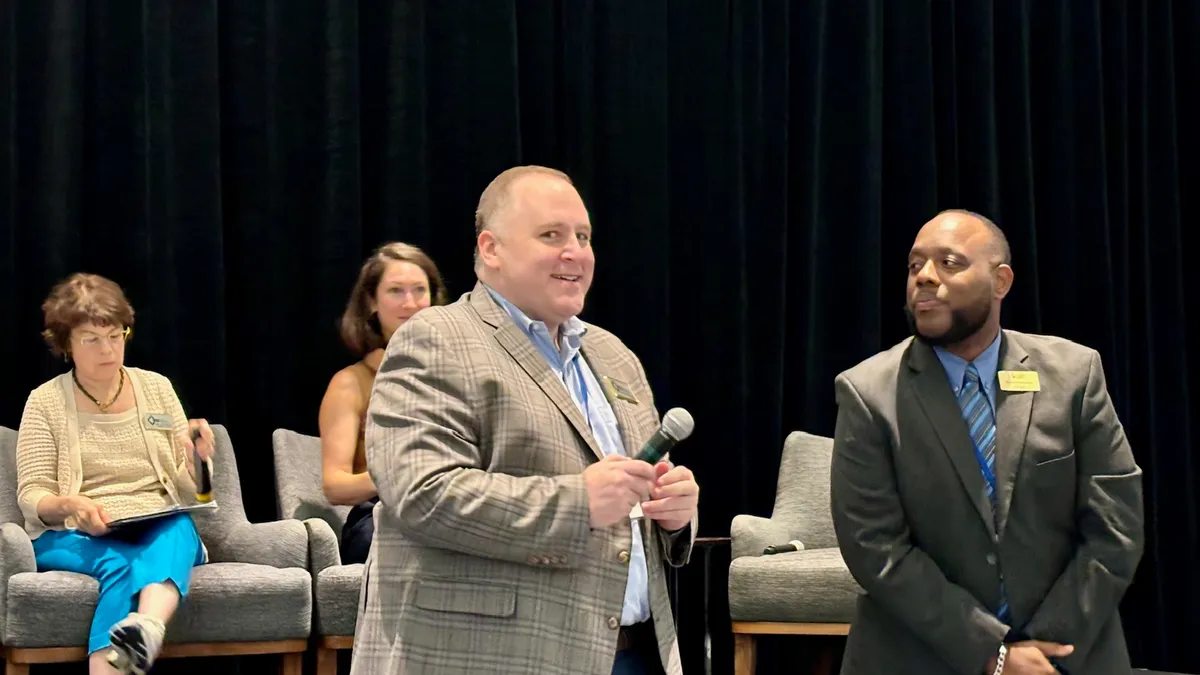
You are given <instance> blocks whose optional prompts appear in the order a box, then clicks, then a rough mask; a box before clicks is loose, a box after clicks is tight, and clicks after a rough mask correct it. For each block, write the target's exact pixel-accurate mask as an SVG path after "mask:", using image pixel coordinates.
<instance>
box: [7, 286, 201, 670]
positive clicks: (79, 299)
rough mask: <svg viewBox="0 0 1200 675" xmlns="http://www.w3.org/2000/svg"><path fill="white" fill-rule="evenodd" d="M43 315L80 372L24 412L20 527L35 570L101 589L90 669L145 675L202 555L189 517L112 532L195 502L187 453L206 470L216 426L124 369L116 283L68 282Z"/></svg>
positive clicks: (128, 313) (121, 301)
mask: <svg viewBox="0 0 1200 675" xmlns="http://www.w3.org/2000/svg"><path fill="white" fill-rule="evenodd" d="M42 311H43V314H44V315H45V327H46V330H45V333H44V336H45V338H46V341H47V342H48V343H49V345H50V349H51V351H53V352H54V353H55V354H56V355H60V356H62V357H63V358H64V359H65V360H68V361H72V362H74V368H72V369H71V371H70V372H68V373H65V374H63V375H60V376H58V377H56V378H54V379H52V380H50V381H49V382H46V383H45V384H43V385H41V386H40V387H38V388H37V389H35V390H33V392H32V393H31V394H30V395H29V399H28V401H27V402H26V403H25V412H24V414H23V415H22V416H21V428H20V431H19V432H18V435H17V497H18V500H19V502H20V505H21V510H22V512H23V513H24V515H25V529H26V530H27V531H28V532H29V537H30V538H31V539H32V540H33V550H34V554H35V558H36V560H37V567H38V570H39V571H49V570H62V571H68V572H77V573H80V574H87V575H89V576H92V577H95V578H96V579H97V580H98V581H99V582H100V596H99V600H98V602H97V605H96V613H95V616H94V617H93V619H92V628H91V632H90V636H89V638H88V669H89V672H90V673H92V674H93V675H95V674H97V673H113V672H122V673H135V674H137V675H142V674H143V673H145V672H146V671H147V670H149V669H150V666H151V665H152V664H153V663H154V660H155V658H156V657H157V656H158V653H159V651H160V649H161V648H162V641H163V634H164V632H165V631H166V623H167V622H168V621H169V620H170V619H171V616H172V615H173V614H174V613H175V609H176V607H178V605H179V602H180V600H181V599H182V598H183V597H185V596H186V595H187V591H188V584H189V582H190V580H191V570H192V567H193V566H195V565H198V564H201V563H202V562H204V555H205V554H204V547H203V545H202V544H201V543H200V536H199V534H197V532H196V527H195V524H194V523H193V522H192V519H191V516H190V515H188V514H186V513H185V514H176V515H172V516H167V517H163V518H157V519H152V520H148V521H144V522H143V523H139V524H134V525H128V526H125V527H120V528H118V529H115V530H112V531H110V530H109V527H108V524H109V523H110V522H112V521H113V520H115V519H118V518H126V517H129V516H136V515H144V514H148V513H152V512H155V511H159V510H162V509H164V508H167V507H169V506H172V505H177V504H187V503H192V502H194V501H195V496H196V482H195V478H194V475H195V473H194V472H195V467H194V460H193V458H192V457H193V451H194V452H195V454H197V455H199V456H200V458H201V460H202V461H204V462H206V463H211V459H210V458H211V457H212V452H213V436H212V430H211V429H209V428H208V424H207V423H205V421H204V420H188V419H187V418H186V417H185V416H184V413H183V407H182V406H181V405H180V403H179V398H178V397H177V396H176V395H175V390H174V389H173V388H172V387H171V383H170V381H168V380H167V378H165V377H163V376H162V375H159V374H157V373H152V372H149V371H145V370H139V369H137V368H126V367H125V363H124V362H125V342H126V340H128V339H129V336H130V330H131V329H132V327H133V308H132V307H131V306H130V305H129V302H128V301H127V300H126V299H125V294H124V293H123V292H122V291H121V288H120V287H119V286H117V284H115V283H113V282H112V281H110V280H108V279H105V278H103V277H99V276H96V275H91V274H76V275H73V276H71V277H70V278H68V279H67V280H66V281H64V282H62V283H60V284H59V285H58V286H56V287H55V288H54V290H53V291H51V293H50V297H48V298H47V299H46V302H45V303H44V304H43V305H42ZM193 430H195V431H197V432H198V433H199V434H200V436H199V440H198V441H197V442H196V443H195V445H194V446H193V443H192V441H191V439H190V435H191V432H192V431H193Z"/></svg>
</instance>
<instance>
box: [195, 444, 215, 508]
mask: <svg viewBox="0 0 1200 675" xmlns="http://www.w3.org/2000/svg"><path fill="white" fill-rule="evenodd" d="M199 440H200V430H199V429H194V430H193V431H192V453H193V454H192V460H193V464H194V465H195V467H196V501H198V502H201V503H207V502H210V501H212V474H211V472H209V470H208V462H206V461H204V460H202V459H200V452H199V451H198V450H196V449H195V448H196V442H197V441H199Z"/></svg>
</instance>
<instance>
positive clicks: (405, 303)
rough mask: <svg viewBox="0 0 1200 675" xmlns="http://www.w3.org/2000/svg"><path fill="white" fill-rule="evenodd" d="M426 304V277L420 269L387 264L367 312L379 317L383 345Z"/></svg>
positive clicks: (403, 263) (397, 262) (400, 263)
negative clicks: (374, 313)
mask: <svg viewBox="0 0 1200 675" xmlns="http://www.w3.org/2000/svg"><path fill="white" fill-rule="evenodd" d="M430 301H431V295H430V290H429V276H428V275H426V274H425V271H424V270H422V269H421V268H420V267H418V266H417V265H415V264H413V263H410V262H407V261H403V260H390V261H388V263H387V266H386V267H384V269H383V276H382V277H380V279H379V286H377V287H376V288H375V296H374V297H373V298H371V302H370V307H371V311H372V312H376V313H377V316H378V317H379V327H380V329H381V332H382V334H383V340H384V342H387V341H388V340H390V339H391V338H392V334H393V333H395V332H396V331H397V330H398V329H399V328H400V326H403V325H404V322H405V321H408V320H409V319H411V318H412V316H413V315H414V314H416V313H417V312H419V311H420V310H422V309H425V308H426V307H428V306H429V303H430Z"/></svg>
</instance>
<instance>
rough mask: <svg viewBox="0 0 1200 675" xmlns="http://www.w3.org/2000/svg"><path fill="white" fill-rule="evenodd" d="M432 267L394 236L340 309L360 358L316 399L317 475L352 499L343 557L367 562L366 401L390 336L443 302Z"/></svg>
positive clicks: (374, 495) (344, 499) (345, 335)
mask: <svg viewBox="0 0 1200 675" xmlns="http://www.w3.org/2000/svg"><path fill="white" fill-rule="evenodd" d="M445 302H446V287H445V285H444V284H443V283H442V276H441V274H440V273H439V272H438V269H437V266H435V265H434V264H433V261H432V260H431V259H430V258H429V256H427V255H425V253H424V252H423V251H421V249H419V248H417V247H415V246H410V245H409V244H403V243H399V242H393V243H390V244H385V245H383V246H381V247H379V248H378V249H376V251H375V253H374V254H372V255H371V257H370V258H368V259H367V261H366V262H365V263H363V266H362V269H361V270H360V271H359V273H358V281H356V282H355V284H354V290H353V291H351V293H350V300H349V302H348V303H347V304H346V312H345V313H344V314H343V315H342V319H341V326H340V332H341V336H342V341H343V342H345V343H346V346H347V347H349V348H350V351H351V352H353V353H354V355H355V356H357V357H358V358H359V361H357V362H355V363H354V364H352V365H349V366H347V367H345V368H343V369H342V370H340V371H338V372H337V374H335V375H334V376H333V379H332V380H330V382H329V388H328V389H327V390H326V391H325V398H324V399H323V400H322V401H321V412H320V420H319V423H320V427H321V456H322V459H321V462H322V467H321V475H322V479H323V483H324V488H325V496H326V497H327V498H328V499H329V501H330V502H331V503H333V504H340V505H352V506H353V507H354V508H353V509H351V511H350V515H349V516H348V517H347V518H346V524H345V526H344V527H343V528H342V533H341V555H342V563H343V564H351V563H361V562H366V559H367V553H368V551H370V549H371V538H372V536H373V535H374V533H375V522H374V519H373V517H372V513H371V510H372V509H373V508H374V506H375V502H377V501H378V492H377V491H376V489H375V484H374V483H373V482H372V481H371V476H370V474H368V473H367V455H366V449H365V445H364V442H365V439H364V432H365V431H366V416H367V404H368V403H369V402H370V399H371V386H372V385H373V384H374V382H375V372H376V371H377V370H378V369H379V362H380V361H382V360H383V352H384V349H385V348H386V347H387V343H388V340H390V339H391V338H392V334H393V333H395V332H396V330H397V329H399V328H400V326H402V325H404V322H405V321H407V320H408V319H409V318H410V317H412V315H414V314H416V313H417V312H418V311H420V310H421V309H424V308H425V307H428V306H430V305H431V304H434V305H441V304H445Z"/></svg>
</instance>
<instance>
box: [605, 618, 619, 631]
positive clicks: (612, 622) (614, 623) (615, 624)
mask: <svg viewBox="0 0 1200 675" xmlns="http://www.w3.org/2000/svg"><path fill="white" fill-rule="evenodd" d="M608 627H609V628H611V629H613V630H616V629H618V628H620V627H621V620H620V619H618V618H617V617H615V616H610V617H608Z"/></svg>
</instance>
